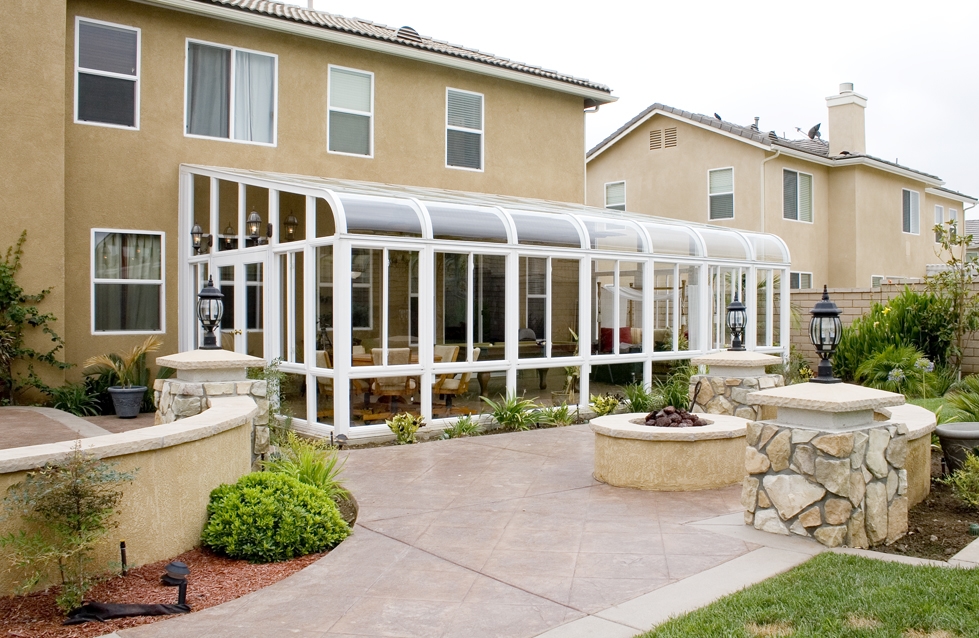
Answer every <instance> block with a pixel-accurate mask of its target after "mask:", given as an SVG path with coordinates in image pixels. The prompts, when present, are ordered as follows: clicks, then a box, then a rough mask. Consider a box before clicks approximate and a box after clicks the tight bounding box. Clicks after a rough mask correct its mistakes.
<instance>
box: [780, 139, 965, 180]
mask: <svg viewBox="0 0 979 638" xmlns="http://www.w3.org/2000/svg"><path fill="white" fill-rule="evenodd" d="M774 145H775V146H778V148H779V149H780V150H781V151H782V155H788V156H789V157H795V158H797V159H801V160H806V161H809V162H813V163H814V164H819V165H821V166H831V167H833V166H835V167H841V166H869V167H871V168H876V169H878V170H881V171H884V172H885V173H892V174H894V175H900V176H902V177H907V178H909V179H913V180H917V181H919V182H924V183H925V184H928V185H929V186H942V185H943V184H944V183H945V182H943V181H942V180H941V179H939V178H937V177H935V176H933V175H926V174H924V173H919V172H918V171H915V170H911V169H909V168H904V167H902V166H894V165H892V164H888V163H886V162H881V161H880V160H875V159H874V158H872V157H864V156H857V157H837V158H829V157H824V156H822V155H817V154H816V153H809V152H807V151H803V150H800V149H798V148H795V147H793V146H789V145H787V144H780V143H779V142H774Z"/></svg>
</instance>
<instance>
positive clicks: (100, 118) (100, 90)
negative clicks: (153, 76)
mask: <svg viewBox="0 0 979 638" xmlns="http://www.w3.org/2000/svg"><path fill="white" fill-rule="evenodd" d="M139 43H140V30H139V29H137V28H135V27H127V26H124V25H121V24H112V23H109V22H101V21H99V20H91V19H89V18H82V17H76V18H75V123H76V124H99V125H102V126H112V127H118V128H128V129H138V128H139V55H140V50H139Z"/></svg>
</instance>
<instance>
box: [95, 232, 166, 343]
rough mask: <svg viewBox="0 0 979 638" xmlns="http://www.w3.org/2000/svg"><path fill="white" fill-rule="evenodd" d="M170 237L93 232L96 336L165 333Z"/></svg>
mask: <svg viewBox="0 0 979 638" xmlns="http://www.w3.org/2000/svg"><path fill="white" fill-rule="evenodd" d="M164 251H165V234H164V233H162V232H150V231H142V230H113V229H103V228H93V229H92V332H93V333H94V334H104V333H153V332H164V331H165V330H166V327H165V325H164V296H163V295H164V272H163V255H164Z"/></svg>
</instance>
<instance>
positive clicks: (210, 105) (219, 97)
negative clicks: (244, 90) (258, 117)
mask: <svg viewBox="0 0 979 638" xmlns="http://www.w3.org/2000/svg"><path fill="white" fill-rule="evenodd" d="M229 66H230V52H229V51H228V50H227V49H221V48H218V47H209V46H206V45H203V44H196V43H191V44H190V45H189V46H188V48H187V78H188V79H187V83H188V86H187V132H188V133H190V134H191V135H206V136H208V137H228V114H229V108H230V105H229V97H230V96H229V86H230V83H229V79H230V78H229V72H228V68H229Z"/></svg>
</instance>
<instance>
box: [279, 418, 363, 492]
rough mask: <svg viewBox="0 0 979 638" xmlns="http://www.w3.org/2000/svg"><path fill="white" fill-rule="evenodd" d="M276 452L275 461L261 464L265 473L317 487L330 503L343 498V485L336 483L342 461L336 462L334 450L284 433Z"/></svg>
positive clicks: (337, 458)
mask: <svg viewBox="0 0 979 638" xmlns="http://www.w3.org/2000/svg"><path fill="white" fill-rule="evenodd" d="M280 452H281V456H280V457H279V458H276V459H271V460H269V461H265V462H264V463H263V467H264V468H265V470H266V471H269V472H278V473H280V474H285V475H287V476H291V477H292V478H294V479H296V480H298V481H299V482H300V483H305V484H306V485H312V486H313V487H318V488H319V489H321V490H323V491H324V492H326V493H327V494H328V495H329V496H330V498H332V499H333V500H334V501H336V500H337V499H339V498H341V497H343V496H344V495H346V493H347V492H346V490H345V489H344V488H343V481H341V480H340V472H341V471H342V470H343V465H344V463H345V462H346V460H344V461H340V460H339V457H338V456H337V449H336V448H334V447H331V446H329V445H328V444H326V443H321V442H318V441H310V440H308V439H304V438H302V437H301V436H298V435H297V434H296V433H295V432H288V434H287V436H286V442H285V445H284V446H282V447H281V448H280Z"/></svg>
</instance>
